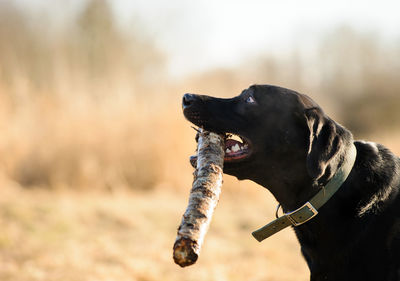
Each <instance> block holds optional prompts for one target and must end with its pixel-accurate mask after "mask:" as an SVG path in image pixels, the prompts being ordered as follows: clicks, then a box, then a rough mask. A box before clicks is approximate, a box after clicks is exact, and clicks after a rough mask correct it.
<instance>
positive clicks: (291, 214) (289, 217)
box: [285, 202, 318, 226]
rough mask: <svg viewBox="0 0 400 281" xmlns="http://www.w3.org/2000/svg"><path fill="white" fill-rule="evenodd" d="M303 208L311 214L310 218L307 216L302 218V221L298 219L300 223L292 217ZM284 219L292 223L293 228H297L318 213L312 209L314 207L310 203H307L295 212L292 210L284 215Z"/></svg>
mask: <svg viewBox="0 0 400 281" xmlns="http://www.w3.org/2000/svg"><path fill="white" fill-rule="evenodd" d="M304 208H307V209H308V210H309V211H311V212H312V215H311V216H307V217H305V218H304V220H303V219H302V217H300V219H302V220H301V221H298V220H296V219H295V218H294V217H293V215H294V214H296V213H298V212H299V211H302V210H303V209H304ZM285 215H286V217H287V218H288V219H289V221H290V222H291V223H292V225H294V226H299V225H302V224H303V223H305V222H308V221H309V220H311V219H312V218H313V217H315V216H316V215H318V211H317V209H315V208H314V206H313V205H312V204H311V203H310V202H307V203H305V204H304V205H303V206H301V207H300V208H298V209H297V210H294V211H292V212H290V213H286V214H285Z"/></svg>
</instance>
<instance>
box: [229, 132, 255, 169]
mask: <svg viewBox="0 0 400 281" xmlns="http://www.w3.org/2000/svg"><path fill="white" fill-rule="evenodd" d="M250 151H251V150H250V144H249V141H248V140H246V139H245V138H244V137H242V136H240V135H235V134H231V133H227V134H225V156H224V161H225V162H227V161H235V160H241V159H244V158H247V157H248V156H250Z"/></svg>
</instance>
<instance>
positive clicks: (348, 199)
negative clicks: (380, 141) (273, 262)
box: [183, 85, 400, 281]
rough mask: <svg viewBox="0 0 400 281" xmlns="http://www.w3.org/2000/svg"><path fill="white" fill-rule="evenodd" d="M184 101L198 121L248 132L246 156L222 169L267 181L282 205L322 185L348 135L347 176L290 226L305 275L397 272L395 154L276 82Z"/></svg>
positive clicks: (396, 275)
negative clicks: (352, 149) (351, 159)
mask: <svg viewBox="0 0 400 281" xmlns="http://www.w3.org/2000/svg"><path fill="white" fill-rule="evenodd" d="M249 97H251V99H249ZM249 101H251V102H249ZM253 101H255V102H253ZM183 109H184V115H185V116H186V118H187V119H188V120H189V121H191V122H192V123H194V124H195V125H197V126H200V127H203V128H204V129H206V130H210V131H214V132H219V133H225V132H229V133H234V134H238V135H241V136H243V137H244V138H245V139H247V140H249V142H250V143H251V148H252V153H251V154H250V156H249V157H248V158H246V159H242V160H240V161H236V162H235V161H232V162H226V163H225V164H224V172H225V173H227V174H230V175H233V176H236V177H237V178H238V179H250V180H253V181H255V182H257V183H259V184H260V185H262V186H264V187H266V188H267V189H268V190H270V191H271V193H272V194H273V195H274V196H275V198H276V199H277V200H278V201H279V202H280V203H281V205H282V206H283V209H284V210H285V211H286V212H287V211H291V210H294V209H296V208H298V207H300V206H301V205H303V204H304V203H305V202H306V201H308V200H309V199H310V198H311V197H312V196H313V195H314V194H315V193H316V192H318V191H319V190H320V189H321V188H323V186H324V184H326V182H327V181H329V179H330V178H331V177H332V176H333V175H334V174H335V172H336V170H337V168H338V167H340V165H341V164H342V162H343V159H344V157H345V156H346V153H347V151H348V148H349V146H350V145H351V143H354V145H355V146H356V148H357V159H356V162H355V164H354V167H353V169H352V171H351V173H350V175H349V177H348V179H347V180H346V182H345V183H344V184H343V185H342V187H341V188H340V189H339V191H338V192H337V193H336V194H335V195H334V196H333V197H332V198H331V199H330V200H329V201H328V202H327V203H326V204H325V205H324V206H323V207H322V208H321V209H320V210H319V214H318V215H317V216H316V217H315V218H314V219H312V220H311V221H309V222H307V223H305V224H303V225H301V226H298V227H295V228H294V229H295V232H296V235H297V238H298V240H299V242H300V244H301V250H302V253H303V256H304V258H305V259H306V261H307V263H308V266H309V268H310V272H311V280H335V281H336V280H341V281H345V280H349V281H350V280H351V281H356V280H360V281H367V280H371V281H372V280H374V281H377V280H379V281H399V280H400V195H399V189H400V159H399V158H398V157H397V156H395V155H393V153H391V152H390V151H389V150H388V149H386V148H385V147H384V146H382V145H377V144H374V143H366V142H363V141H353V136H352V134H351V133H350V132H349V131H348V130H347V129H345V128H344V127H342V126H341V125H339V124H338V123H336V122H334V121H333V120H332V119H330V118H329V117H328V116H327V115H325V113H324V112H323V111H322V109H321V108H320V107H319V106H318V105H317V104H316V103H315V102H314V101H312V100H311V99H310V98H309V97H307V96H305V95H302V94H299V93H296V92H294V91H291V90H288V89H284V88H280V87H276V86H269V85H254V86H251V87H250V88H249V89H246V90H244V91H243V92H242V93H241V94H240V95H239V96H237V97H234V98H231V99H219V98H213V97H209V96H201V95H192V94H186V95H185V96H184V99H183ZM276 235H279V234H276Z"/></svg>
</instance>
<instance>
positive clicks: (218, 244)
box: [0, 183, 307, 281]
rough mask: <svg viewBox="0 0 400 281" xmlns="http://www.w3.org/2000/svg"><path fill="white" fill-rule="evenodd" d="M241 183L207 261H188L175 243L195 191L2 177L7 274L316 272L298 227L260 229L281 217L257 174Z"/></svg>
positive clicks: (234, 276) (102, 276) (227, 199)
mask: <svg viewBox="0 0 400 281" xmlns="http://www.w3.org/2000/svg"><path fill="white" fill-rule="evenodd" d="M189 184H190V183H188V185H189ZM224 188H225V189H226V190H228V189H229V188H230V186H229V183H227V184H225V186H224ZM247 188H250V189H251V190H250V191H246V190H244V189H247ZM236 189H237V190H236V192H235V193H232V192H226V193H223V194H222V196H221V200H220V203H219V206H218V207H217V210H216V213H215V217H214V219H213V221H212V224H211V227H210V231H209V233H208V235H207V236H206V240H205V245H204V247H203V249H202V253H201V256H200V258H199V260H198V262H197V263H196V264H195V265H193V266H191V267H188V268H185V269H182V268H180V267H179V266H177V265H176V264H174V262H173V260H172V245H173V242H174V239H175V234H176V228H177V226H178V224H179V222H180V219H181V215H182V213H183V211H184V209H185V207H186V203H187V195H188V194H187V191H181V192H170V191H165V190H154V191H152V192H146V191H142V192H136V191H135V192H133V191H125V192H122V191H119V192H113V193H105V192H76V191H72V192H71V191H48V190H23V189H20V188H19V187H16V186H13V185H12V184H10V185H9V186H2V188H1V189H0V225H1V233H0V264H1V266H0V279H1V280H13V281H22V280H60V281H64V280H65V281H66V280H71V281H79V280H138V281H153V280H166V281H168V280H171V281H172V280H184V281H187V280H193V281H195V280H199V281H200V280H210V281H211V280H215V281H224V280H232V281H236V280H277V281H278V280H279V281H281V280H307V269H306V265H305V263H304V261H303V260H302V258H301V257H300V253H299V246H298V245H297V243H296V241H295V238H294V235H293V233H292V231H291V230H285V231H283V232H282V233H280V234H279V235H276V236H275V237H273V238H270V239H269V240H267V241H265V242H263V243H261V244H260V243H258V242H257V241H256V240H255V239H253V238H252V236H251V235H250V233H251V231H252V230H254V229H256V228H257V227H259V226H261V225H262V224H264V223H265V222H267V220H269V219H271V218H272V217H271V216H272V214H273V209H274V207H275V203H274V202H273V200H272V199H271V198H270V197H269V196H268V195H267V194H266V192H265V191H263V190H261V189H260V190H258V188H257V187H255V186H253V185H252V184H249V183H243V184H241V186H240V188H239V189H238V187H236Z"/></svg>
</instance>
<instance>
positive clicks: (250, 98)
mask: <svg viewBox="0 0 400 281" xmlns="http://www.w3.org/2000/svg"><path fill="white" fill-rule="evenodd" d="M246 102H247V103H255V102H256V101H255V100H254V98H253V97H252V96H248V97H247V99H246Z"/></svg>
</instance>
